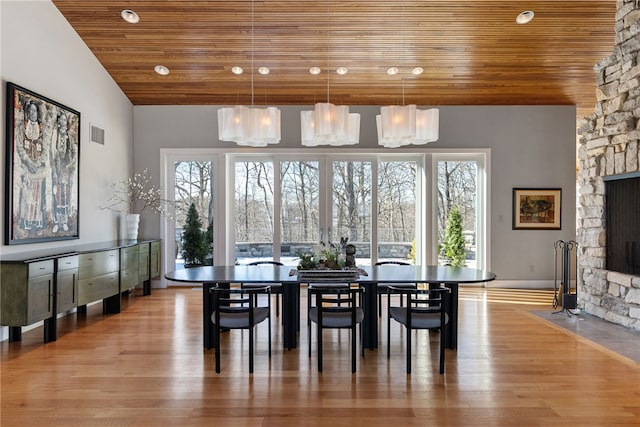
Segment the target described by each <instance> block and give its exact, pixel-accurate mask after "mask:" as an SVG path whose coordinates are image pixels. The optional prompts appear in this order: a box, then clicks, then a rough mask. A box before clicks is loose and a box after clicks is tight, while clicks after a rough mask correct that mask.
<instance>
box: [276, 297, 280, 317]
mask: <svg viewBox="0 0 640 427" xmlns="http://www.w3.org/2000/svg"><path fill="white" fill-rule="evenodd" d="M279 316H280V294H276V317H279Z"/></svg>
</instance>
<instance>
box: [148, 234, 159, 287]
mask: <svg viewBox="0 0 640 427" xmlns="http://www.w3.org/2000/svg"><path fill="white" fill-rule="evenodd" d="M149 273H150V274H149V276H150V278H155V277H158V276H160V242H159V241H158V242H151V253H150V255H149Z"/></svg>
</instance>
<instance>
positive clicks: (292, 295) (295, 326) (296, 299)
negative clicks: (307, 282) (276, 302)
mask: <svg viewBox="0 0 640 427" xmlns="http://www.w3.org/2000/svg"><path fill="white" fill-rule="evenodd" d="M299 304H300V285H299V284H297V283H283V284H282V311H281V312H280V315H281V316H282V322H283V323H282V335H283V336H282V341H283V344H284V348H285V349H287V350H291V349H293V348H296V347H297V346H298V330H299V325H300V308H299Z"/></svg>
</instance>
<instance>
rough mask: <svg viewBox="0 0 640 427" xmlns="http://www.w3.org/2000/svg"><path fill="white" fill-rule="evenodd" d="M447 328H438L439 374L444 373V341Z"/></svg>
mask: <svg viewBox="0 0 640 427" xmlns="http://www.w3.org/2000/svg"><path fill="white" fill-rule="evenodd" d="M446 329H447V328H446V327H445V328H440V374H444V343H445V342H446V340H445V334H446V332H445V330H446Z"/></svg>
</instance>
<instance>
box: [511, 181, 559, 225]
mask: <svg viewBox="0 0 640 427" xmlns="http://www.w3.org/2000/svg"><path fill="white" fill-rule="evenodd" d="M561 196H562V190H561V189H560V188H514V189H513V229H514V230H560V228H561V222H560V219H561V206H562V205H561V203H562V200H561Z"/></svg>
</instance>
